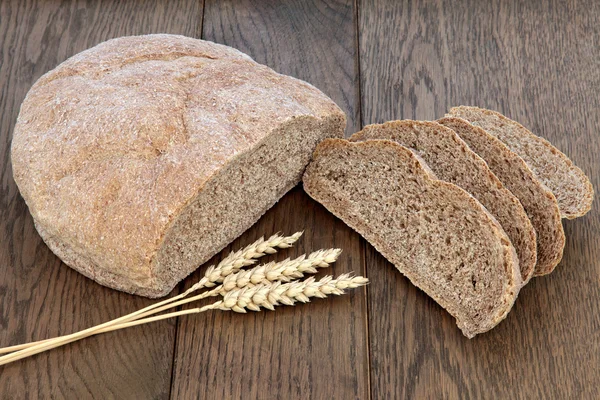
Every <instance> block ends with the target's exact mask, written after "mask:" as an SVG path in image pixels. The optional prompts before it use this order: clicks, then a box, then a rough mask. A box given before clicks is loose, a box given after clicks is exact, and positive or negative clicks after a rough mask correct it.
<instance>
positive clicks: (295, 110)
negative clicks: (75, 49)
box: [12, 35, 345, 297]
mask: <svg viewBox="0 0 600 400" xmlns="http://www.w3.org/2000/svg"><path fill="white" fill-rule="evenodd" d="M344 126H345V116H344V114H343V112H342V111H341V110H340V109H339V108H338V107H337V106H336V105H335V103H334V102H333V101H331V100H330V99H329V98H328V97H327V96H325V95H324V94H323V93H321V92H320V91H319V90H318V89H316V88H314V87H313V86H311V85H310V84H308V83H306V82H302V81H300V80H297V79H294V78H291V77H288V76H284V75H280V74H278V73H276V72H274V71H273V70H271V69H270V68H268V67H266V66H263V65H260V64H258V63H256V62H254V61H253V60H252V59H251V58H250V57H248V56H247V55H245V54H243V53H241V52H239V51H237V50H235V49H232V48H230V47H226V46H222V45H218V44H215V43H212V42H207V41H203V40H198V39H191V38H186V37H183V36H175V35H145V36H135V37H123V38H118V39H113V40H109V41H107V42H104V43H101V44H99V45H97V46H96V47H93V48H91V49H89V50H86V51H84V52H82V53H79V54H77V55H75V56H73V57H71V58H70V59H68V60H67V61H65V62H64V63H62V64H60V65H59V66H58V67H57V68H55V69H54V70H52V71H50V72H48V73H47V74H45V75H44V76H42V77H41V78H40V79H39V80H38V81H37V82H36V83H35V84H34V86H33V87H32V88H31V90H30V91H29V93H28V94H27V97H26V99H25V101H24V102H23V104H22V107H21V112H20V114H19V117H18V119H17V124H16V126H15V130H14V137H13V142H12V164H13V172H14V178H15V181H16V182H17V184H18V186H19V190H20V191H21V194H22V195H23V198H24V199H25V201H26V202H27V205H28V206H29V209H30V211H31V214H32V215H33V218H34V220H35V224H36V227H37V228H38V231H39V232H40V234H41V235H42V237H43V238H44V240H45V241H46V243H47V244H48V245H49V246H50V247H51V249H52V250H53V251H54V252H55V253H56V254H57V255H59V257H61V258H62V259H63V261H65V262H66V263H67V264H69V265H70V266H72V267H74V268H75V269H77V270H79V271H80V272H82V273H84V274H85V275H87V276H89V277H91V278H93V279H96V280H97V281H98V282H100V283H102V284H104V285H107V286H110V287H114V288H117V289H120V290H125V291H128V292H131V293H137V294H142V295H146V296H152V297H156V296H160V295H164V294H167V293H168V292H169V291H170V290H171V289H172V288H173V287H174V286H175V284H176V283H177V282H178V281H179V280H181V279H182V278H183V277H185V276H186V275H187V274H189V273H190V272H192V271H193V270H194V269H195V268H197V267H198V266H199V265H200V264H201V263H203V262H204V261H206V260H207V259H208V258H210V257H211V256H212V255H214V254H215V253H216V252H217V251H219V250H220V249H221V248H223V247H224V246H225V245H227V244H228V243H229V242H231V241H232V240H233V239H235V237H237V236H238V235H240V234H241V233H242V232H243V231H244V230H246V229H247V228H249V227H250V226H251V225H252V224H253V223H254V222H255V221H256V220H257V219H258V218H259V217H260V215H261V214H262V213H264V212H265V211H266V210H267V209H268V208H269V207H271V206H272V205H273V204H274V203H275V202H276V201H277V200H278V199H279V198H280V197H281V196H282V195H283V194H284V193H285V192H286V191H287V190H289V189H290V188H291V187H293V185H295V184H296V183H297V182H298V181H299V179H300V177H301V174H302V172H303V170H304V167H305V166H306V164H307V163H308V161H309V159H310V154H311V153H312V151H313V150H314V148H315V146H316V144H317V143H318V142H319V141H320V140H321V139H323V138H324V137H327V136H342V135H343V129H344ZM276 151H279V153H275V152H276ZM284 157H285V159H284ZM215 182H220V184H215ZM208 191H210V192H208ZM257 193H258V194H257ZM253 194H257V195H256V196H254V197H253ZM225 196H229V197H225ZM200 197H201V201H200V200H199V198H200ZM200 214H201V216H202V218H200V217H199V218H198V219H197V218H195V217H196V216H198V215H200ZM196 219H197V222H193V221H194V220H196ZM198 221H199V222H198ZM202 224H204V225H202ZM201 225H202V226H201ZM201 235H202V236H203V237H200V236H201ZM201 243H203V244H201Z"/></svg>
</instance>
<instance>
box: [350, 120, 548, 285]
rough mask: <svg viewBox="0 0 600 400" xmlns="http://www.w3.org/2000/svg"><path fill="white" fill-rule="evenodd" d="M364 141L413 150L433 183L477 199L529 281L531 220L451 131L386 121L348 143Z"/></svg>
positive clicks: (424, 123) (532, 261)
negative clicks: (381, 141)
mask: <svg viewBox="0 0 600 400" xmlns="http://www.w3.org/2000/svg"><path fill="white" fill-rule="evenodd" d="M369 139H388V140H392V141H395V142H397V143H398V144H401V145H402V146H406V147H408V148H410V149H413V150H415V151H416V152H417V154H418V155H419V156H420V157H421V158H423V160H424V161H425V162H426V163H427V165H428V166H429V167H430V168H431V169H432V171H433V173H434V174H435V175H436V176H437V177H438V178H439V179H442V180H444V181H447V182H450V183H453V184H455V185H457V186H459V187H461V188H463V189H464V190H466V191H467V192H469V193H470V194H471V195H472V196H474V197H475V198H476V199H477V200H479V202H480V203H481V204H483V206H485V208H486V209H487V210H488V211H489V212H490V214H492V215H493V216H494V217H495V218H496V219H497V220H498V222H500V225H502V228H503V229H504V231H505V232H506V234H507V235H508V237H509V238H510V240H511V242H512V244H513V246H514V247H515V249H516V251H517V255H518V257H519V267H520V270H521V278H522V280H523V282H524V283H526V282H528V281H529V279H530V278H531V276H532V275H533V271H534V268H535V263H536V258H537V250H536V237H535V230H534V229H533V226H532V224H531V221H530V220H529V218H528V217H527V214H526V213H525V210H524V209H523V206H522V205H521V203H520V202H519V200H518V199H517V198H516V197H515V196H514V195H513V194H512V193H511V192H510V190H508V189H507V188H505V187H504V185H503V184H502V182H500V180H499V179H498V178H497V177H496V176H495V175H494V174H493V172H492V171H490V169H489V168H488V166H487V164H486V163H485V161H484V160H483V159H482V158H481V157H479V156H478V155H477V154H475V153H474V152H473V151H472V150H471V149H470V148H469V146H468V145H467V144H466V143H465V142H464V141H463V140H462V139H461V138H460V137H458V135H457V134H456V133H455V132H454V131H453V130H452V129H450V128H446V127H445V126H442V125H440V124H438V123H436V122H431V121H411V120H404V121H390V122H386V123H384V124H378V125H369V126H366V127H365V128H364V129H363V130H362V131H360V132H357V133H355V134H354V135H353V136H352V137H351V138H350V141H364V140H369Z"/></svg>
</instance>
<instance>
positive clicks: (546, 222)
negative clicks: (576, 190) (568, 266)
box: [438, 117, 565, 276]
mask: <svg viewBox="0 0 600 400" xmlns="http://www.w3.org/2000/svg"><path fill="white" fill-rule="evenodd" d="M438 123H440V124H442V125H444V126H446V127H448V128H451V129H452V130H454V131H455V132H456V133H457V134H458V136H460V137H461V138H462V139H463V140H464V141H465V142H466V143H467V144H468V145H469V147H470V148H471V149H472V150H473V151H474V152H475V153H477V154H478V155H479V156H480V157H481V158H483V159H484V160H485V161H486V163H487V165H488V166H489V168H490V169H491V170H492V172H494V174H495V175H496V176H497V177H498V178H499V179H500V181H502V183H503V184H504V186H505V187H506V188H508V189H509V190H510V191H511V192H512V193H513V194H514V195H515V196H516V197H517V198H518V199H519V201H520V202H521V204H522V205H523V207H524V208H525V212H526V213H527V215H528V216H529V219H530V220H531V222H532V224H533V227H534V228H535V231H536V234H537V264H536V266H535V272H534V275H535V276H539V275H546V274H548V273H550V272H552V271H553V270H554V268H555V267H556V265H558V263H559V262H560V260H561V259H562V255H563V249H564V247H565V233H564V231H563V226H562V222H561V217H560V211H559V208H558V203H557V201H556V198H555V197H554V195H553V194H552V192H551V191H550V190H549V189H548V188H547V187H546V186H544V185H543V184H542V183H541V182H540V181H539V180H538V179H537V178H536V176H535V175H534V174H533V172H532V171H531V169H530V168H529V167H528V166H527V164H526V163H525V161H523V159H522V158H521V157H519V156H518V155H517V154H515V153H514V152H512V151H510V149H509V148H508V147H507V146H506V145H505V144H504V143H502V142H501V141H500V140H499V139H497V138H496V137H494V136H492V135H491V134H489V133H488V132H486V131H485V130H483V129H481V128H479V127H477V126H474V125H472V124H470V123H469V122H468V121H465V120H463V119H461V118H456V117H445V118H442V119H440V120H438Z"/></svg>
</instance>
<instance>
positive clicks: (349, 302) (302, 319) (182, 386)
mask: <svg viewBox="0 0 600 400" xmlns="http://www.w3.org/2000/svg"><path fill="white" fill-rule="evenodd" d="M354 22H355V10H354V9H353V5H352V2H351V1H338V2H335V3H332V4H326V2H321V1H296V2H285V3H280V2H251V1H242V2H235V5H234V3H233V2H217V1H207V2H206V5H205V19H204V32H203V38H205V39H208V40H213V41H216V42H219V43H224V44H227V45H231V46H234V47H236V48H238V49H240V50H241V51H244V52H246V53H248V54H250V55H251V56H252V57H253V58H255V59H256V60H257V61H258V62H261V63H265V64H267V65H269V66H271V67H273V68H274V69H275V70H277V71H278V72H281V73H285V74H289V75H292V76H295V77H298V78H300V79H304V80H306V81H308V82H310V83H312V84H314V85H316V86H317V87H318V88H320V89H321V90H323V91H324V92H325V93H326V94H328V95H330V96H331V97H332V98H333V99H334V100H335V101H336V102H337V103H338V104H340V106H341V107H342V108H344V110H345V111H346V112H347V114H348V119H349V122H348V126H349V129H350V130H351V131H353V130H354V129H355V128H356V127H357V126H358V118H357V115H358V92H357V82H358V81H357V74H356V68H357V61H356V57H355V56H356V48H355V47H356V41H355V24H354ZM298 230H305V234H304V236H303V238H302V239H301V240H300V242H299V243H298V245H297V246H295V247H294V248H293V249H289V250H287V251H284V252H282V253H281V255H280V257H295V256H298V255H300V254H302V253H305V252H310V251H313V250H316V249H319V248H326V247H341V248H343V249H344V253H343V254H342V256H341V257H340V259H339V260H338V262H337V263H336V264H335V265H334V266H333V268H332V269H331V271H329V273H331V272H333V273H335V274H339V273H342V272H347V271H355V272H357V273H359V274H360V273H363V272H364V257H363V256H364V248H363V246H362V241H361V240H360V239H359V237H358V235H356V234H355V233H354V232H352V231H351V230H350V229H349V228H348V227H346V226H345V225H344V224H343V223H342V222H341V221H339V220H337V219H335V218H334V217H333V216H332V215H331V214H330V213H328V212H327V211H326V210H325V209H324V208H323V207H321V206H320V205H318V204H317V203H315V202H314V201H312V200H311V199H310V198H309V197H308V196H307V195H306V194H305V193H304V192H303V191H302V189H301V187H297V188H295V189H294V190H292V191H291V192H290V193H288V194H287V195H286V196H285V197H284V198H283V199H282V200H281V201H280V202H279V203H278V204H277V205H276V206H275V207H274V208H273V209H271V210H270V211H269V212H268V213H267V214H266V215H265V216H264V217H263V218H261V220H260V221H259V222H258V223H257V224H255V225H254V226H253V227H252V228H251V229H250V230H249V231H248V232H246V233H245V234H244V235H242V237H241V238H240V239H238V240H236V241H235V242H234V243H233V245H232V246H230V248H229V249H228V250H231V249H237V248H239V247H241V246H243V245H246V244H248V243H250V242H252V241H253V240H255V239H256V238H258V237H259V236H261V235H263V234H266V235H270V234H272V233H274V232H277V231H282V232H284V233H287V234H291V233H292V232H295V231H298ZM227 252H228V251H225V252H223V253H222V255H220V256H217V257H215V261H216V260H217V259H219V258H220V257H222V256H223V255H224V254H226V253H227ZM203 270H204V268H201V269H200V270H199V272H198V273H196V274H194V275H192V276H191V278H190V279H188V280H187V281H186V286H189V285H191V284H192V283H193V282H195V281H197V280H198V279H199V278H200V276H201V275H200V272H202V271H203ZM367 360H368V355H367V329H366V300H365V291H364V290H362V291H359V290H357V291H354V292H353V293H351V294H349V295H347V296H344V297H341V298H336V299H327V300H319V301H315V302H314V303H311V304H307V305H302V306H298V307H282V308H280V309H278V310H277V311H276V312H260V313H250V314H246V315H237V314H234V313H230V312H228V313H223V312H212V313H206V314H201V315H195V316H191V317H189V318H188V317H182V318H180V323H179V328H178V337H177V346H176V363H175V368H174V378H173V389H172V396H173V398H208V399H210V398H275V399H277V398H281V399H288V398H315V399H334V398H338V399H350V398H361V399H362V398H367V397H368V392H369V391H368V361H367Z"/></svg>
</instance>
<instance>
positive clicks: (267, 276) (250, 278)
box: [0, 249, 342, 352]
mask: <svg viewBox="0 0 600 400" xmlns="http://www.w3.org/2000/svg"><path fill="white" fill-rule="evenodd" d="M341 252H342V251H341V249H328V250H318V251H315V252H313V253H311V254H310V255H309V256H308V257H306V256H305V255H302V256H300V257H298V258H296V259H294V260H289V259H286V260H284V261H281V262H278V263H274V262H271V263H268V264H264V265H260V266H257V267H254V268H252V269H249V270H247V271H238V272H236V273H233V274H230V275H228V276H227V277H226V278H225V279H224V281H223V284H222V285H219V286H217V287H215V288H213V289H212V290H209V291H206V292H203V293H201V294H199V295H196V296H192V297H187V298H184V299H181V300H178V301H173V302H170V303H168V304H164V305H162V306H159V307H154V308H152V309H150V310H147V311H145V312H143V313H138V314H137V315H136V316H135V318H131V319H129V320H125V321H122V322H119V323H114V324H109V325H107V324H103V325H98V326H97V327H94V328H97V329H93V328H90V329H86V330H84V331H81V332H78V335H77V339H76V340H79V339H83V338H85V337H88V336H92V335H95V334H96V333H100V332H109V331H111V330H115V329H120V327H127V326H132V325H131V324H130V322H131V321H135V320H139V319H142V318H146V317H149V316H150V315H154V314H157V313H159V312H162V311H165V310H167V309H170V308H173V307H178V306H181V305H184V304H187V303H191V302H194V301H198V300H202V299H205V298H207V297H211V296H218V295H222V296H224V295H225V294H226V293H227V292H228V291H230V290H233V289H234V288H242V287H244V286H254V285H255V284H258V283H268V282H273V281H285V282H287V281H289V280H290V279H291V278H292V277H293V278H301V277H303V276H304V274H305V273H316V272H317V269H316V268H325V267H328V266H329V264H331V263H333V262H335V261H336V260H337V258H338V257H339V255H340V254H341ZM173 299H176V298H173ZM147 308H148V307H147ZM140 311H143V310H140ZM130 315H131V314H130ZM113 321H116V320H113ZM70 336H71V335H65V336H60V337H57V338H54V339H48V340H45V341H40V342H34V343H30V345H29V346H26V345H21V346H20V348H18V349H14V350H12V351H16V350H21V349H25V348H29V347H33V345H38V344H40V343H49V342H50V341H60V340H64V341H65V343H69V342H70V341H73V340H70V339H72V338H73V337H70ZM13 347H17V346H13ZM0 350H3V349H0ZM7 352H11V351H7Z"/></svg>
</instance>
